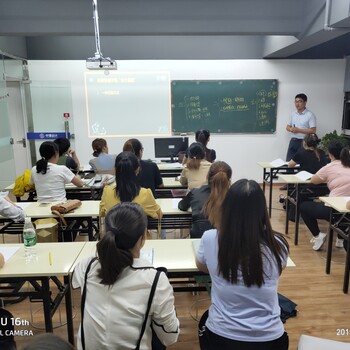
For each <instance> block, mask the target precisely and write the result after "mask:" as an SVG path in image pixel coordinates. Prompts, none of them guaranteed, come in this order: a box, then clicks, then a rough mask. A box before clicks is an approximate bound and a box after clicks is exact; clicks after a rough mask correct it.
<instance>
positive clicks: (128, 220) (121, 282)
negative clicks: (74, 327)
mask: <svg viewBox="0 0 350 350" xmlns="http://www.w3.org/2000/svg"><path fill="white" fill-rule="evenodd" d="M105 224H106V234H105V236H104V237H103V238H102V239H101V240H100V241H99V242H98V243H97V256H98V259H97V260H96V261H93V262H92V265H91V269H90V271H89V272H88V274H87V280H86V282H85V281H84V279H85V274H86V271H87V266H88V264H89V262H90V261H91V258H87V259H85V260H83V261H81V262H79V263H78V265H77V266H76V268H75V270H74V273H73V279H72V285H73V288H81V289H82V290H83V288H84V285H85V287H86V300H85V305H84V314H83V315H84V318H83V321H84V323H83V325H82V324H81V325H80V330H79V334H78V349H81V348H82V345H81V343H82V338H81V335H82V333H81V328H82V327H83V328H84V339H85V349H86V350H89V349H91V350H95V349H102V348H105V349H107V348H108V349H135V348H136V344H137V342H138V339H139V338H140V330H141V328H142V324H143V322H144V318H145V314H146V309H147V303H148V298H149V296H150V290H151V286H152V284H153V281H154V278H155V275H156V270H155V269H154V268H153V267H152V264H151V263H150V262H149V261H147V260H144V259H142V258H140V250H141V248H142V247H143V245H144V243H145V239H146V232H147V217H146V215H145V213H144V211H143V210H142V208H141V207H140V206H139V205H138V204H136V203H121V204H119V205H116V206H114V207H112V208H111V209H110V210H109V212H108V213H107V216H106V221H105ZM151 325H152V328H153V330H154V331H155V334H156V335H157V337H158V339H159V340H160V342H161V343H162V344H164V345H166V346H167V345H170V344H172V343H175V342H176V341H177V338H178V335H179V320H178V319H177V317H176V313H175V307H174V296H173V289H172V287H171V285H170V283H169V281H168V279H167V277H166V275H165V274H164V273H161V274H160V276H159V280H158V283H157V287H156V289H155V294H154V298H153V302H152V303H151V309H150V312H149V315H148V319H147V325H146V328H145V333H144V334H143V336H142V338H141V343H140V349H145V350H147V349H149V350H151V349H152V346H151V343H152V329H151Z"/></svg>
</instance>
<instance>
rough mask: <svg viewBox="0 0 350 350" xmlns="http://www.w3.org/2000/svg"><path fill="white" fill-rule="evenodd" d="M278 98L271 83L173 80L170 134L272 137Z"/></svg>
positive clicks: (275, 85)
mask: <svg viewBox="0 0 350 350" xmlns="http://www.w3.org/2000/svg"><path fill="white" fill-rule="evenodd" d="M277 96H278V81H277V80H274V79H271V80H196V81H192V80H173V81H172V82H171V97H172V100H171V101H172V131H173V133H174V134H177V133H184V132H186V133H187V132H195V131H196V130H198V129H208V130H210V132H211V133H244V134H246V133H254V134H255V133H259V134H272V133H274V132H275V131H276V112H277Z"/></svg>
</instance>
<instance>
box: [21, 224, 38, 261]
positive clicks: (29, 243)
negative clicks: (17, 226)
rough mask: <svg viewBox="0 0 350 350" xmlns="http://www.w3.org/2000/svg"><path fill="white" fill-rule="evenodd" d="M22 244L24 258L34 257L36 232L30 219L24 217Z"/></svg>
mask: <svg viewBox="0 0 350 350" xmlns="http://www.w3.org/2000/svg"><path fill="white" fill-rule="evenodd" d="M23 242H24V252H25V257H26V258H35V257H36V231H35V228H34V226H33V224H32V220H31V218H30V217H26V218H25V220H24V226H23Z"/></svg>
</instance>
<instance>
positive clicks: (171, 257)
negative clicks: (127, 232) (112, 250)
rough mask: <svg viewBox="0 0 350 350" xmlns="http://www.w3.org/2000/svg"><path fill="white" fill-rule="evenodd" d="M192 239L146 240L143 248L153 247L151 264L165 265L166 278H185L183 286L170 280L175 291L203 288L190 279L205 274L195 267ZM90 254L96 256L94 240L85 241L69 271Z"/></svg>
mask: <svg viewBox="0 0 350 350" xmlns="http://www.w3.org/2000/svg"><path fill="white" fill-rule="evenodd" d="M197 240H198V239H197ZM192 241H193V239H159V240H146V242H145V246H144V248H143V249H153V266H154V267H166V268H167V270H168V273H167V275H168V278H173V279H179V278H181V279H184V278H185V279H186V280H184V281H181V282H180V283H181V284H182V285H183V284H186V286H185V287H181V286H178V287H176V284H178V282H179V281H172V283H173V284H174V285H175V286H174V291H176V292H183V291H187V292H188V291H198V290H205V287H204V286H198V285H197V284H196V282H195V281H193V279H192V278H193V277H194V276H197V275H206V274H204V273H202V272H200V271H199V270H198V269H197V266H196V261H195V254H194V249H193V246H192ZM198 241H199V240H198ZM90 256H91V257H94V256H96V242H86V244H85V246H84V248H83V249H82V251H81V253H80V254H79V257H78V258H77V259H76V261H75V263H74V264H73V265H72V267H71V272H73V270H74V268H75V266H76V264H77V263H78V262H79V261H80V260H82V259H84V258H88V257H90ZM188 279H190V280H188Z"/></svg>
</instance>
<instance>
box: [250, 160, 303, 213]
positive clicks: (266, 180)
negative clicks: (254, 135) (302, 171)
mask: <svg viewBox="0 0 350 350" xmlns="http://www.w3.org/2000/svg"><path fill="white" fill-rule="evenodd" d="M257 164H258V165H259V166H260V167H262V168H263V182H262V183H263V191H264V193H265V185H266V184H269V216H270V217H271V214H272V188H273V178H274V177H275V176H276V175H277V174H279V173H280V172H284V173H286V172H287V171H291V172H295V171H297V170H296V169H295V168H288V167H287V166H278V167H276V166H275V165H273V164H271V162H257ZM280 176H281V175H278V178H280Z"/></svg>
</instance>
